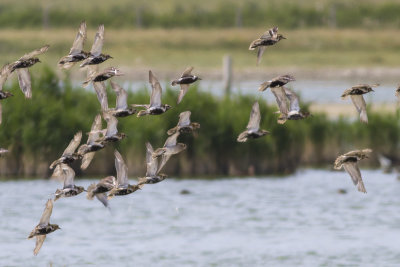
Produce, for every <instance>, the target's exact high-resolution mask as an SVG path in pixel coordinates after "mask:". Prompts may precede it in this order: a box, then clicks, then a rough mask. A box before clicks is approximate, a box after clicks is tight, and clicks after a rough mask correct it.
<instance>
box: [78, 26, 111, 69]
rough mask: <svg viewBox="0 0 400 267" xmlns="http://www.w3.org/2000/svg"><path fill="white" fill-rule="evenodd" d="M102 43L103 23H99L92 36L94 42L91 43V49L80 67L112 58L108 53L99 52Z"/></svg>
mask: <svg viewBox="0 0 400 267" xmlns="http://www.w3.org/2000/svg"><path fill="white" fill-rule="evenodd" d="M103 44H104V25H103V24H101V25H100V26H99V28H98V30H97V33H96V35H95V37H94V42H93V45H92V49H91V50H90V55H89V56H88V57H87V58H86V59H85V61H83V63H82V64H81V65H80V67H81V68H82V67H84V66H87V65H97V64H100V63H103V62H104V61H106V60H107V59H109V58H112V56H110V55H106V54H102V53H101V50H102V49H103Z"/></svg>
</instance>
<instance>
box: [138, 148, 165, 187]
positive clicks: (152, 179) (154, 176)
mask: <svg viewBox="0 0 400 267" xmlns="http://www.w3.org/2000/svg"><path fill="white" fill-rule="evenodd" d="M153 153H154V149H153V147H152V145H151V144H150V143H149V142H147V143H146V166H147V170H146V176H145V177H141V178H139V182H138V185H142V184H156V183H159V182H161V181H163V180H164V179H165V178H167V175H165V174H158V159H157V158H154V157H153Z"/></svg>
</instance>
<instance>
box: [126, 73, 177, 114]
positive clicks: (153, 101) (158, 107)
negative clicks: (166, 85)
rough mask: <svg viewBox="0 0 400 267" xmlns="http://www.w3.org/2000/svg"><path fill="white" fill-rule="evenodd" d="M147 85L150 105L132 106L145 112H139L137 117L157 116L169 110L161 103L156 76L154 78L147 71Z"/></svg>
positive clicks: (166, 105) (160, 89) (159, 88)
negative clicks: (149, 93) (141, 108)
mask: <svg viewBox="0 0 400 267" xmlns="http://www.w3.org/2000/svg"><path fill="white" fill-rule="evenodd" d="M149 83H150V84H151V87H152V90H151V97H150V104H149V105H148V104H145V105H137V104H133V105H132V106H133V107H144V108H146V109H145V110H141V111H139V113H138V114H137V116H138V117H141V116H145V115H159V114H162V113H164V112H166V111H167V110H169V109H170V108H171V106H170V105H168V104H162V103H161V95H162V88H161V85H160V83H159V82H158V80H157V78H156V76H154V74H153V72H152V71H151V70H150V71H149Z"/></svg>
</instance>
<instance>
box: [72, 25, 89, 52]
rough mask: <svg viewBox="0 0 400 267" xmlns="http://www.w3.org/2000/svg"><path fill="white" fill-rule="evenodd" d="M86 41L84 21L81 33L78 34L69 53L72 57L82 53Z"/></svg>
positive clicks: (80, 27) (80, 29) (80, 28)
mask: <svg viewBox="0 0 400 267" xmlns="http://www.w3.org/2000/svg"><path fill="white" fill-rule="evenodd" d="M85 40H86V21H82V22H81V25H80V26H79V31H78V33H77V34H76V37H75V40H74V43H73V44H72V47H71V50H70V51H69V54H70V55H76V54H79V53H81V52H82V50H83V44H84V43H85Z"/></svg>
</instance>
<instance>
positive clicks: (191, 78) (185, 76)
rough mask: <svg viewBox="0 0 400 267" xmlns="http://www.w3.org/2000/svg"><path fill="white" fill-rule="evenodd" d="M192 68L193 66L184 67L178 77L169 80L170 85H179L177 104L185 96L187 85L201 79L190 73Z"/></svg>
mask: <svg viewBox="0 0 400 267" xmlns="http://www.w3.org/2000/svg"><path fill="white" fill-rule="evenodd" d="M192 70H193V67H188V68H187V69H185V71H184V72H183V73H182V75H181V77H180V78H179V79H176V80H173V81H172V82H171V85H172V86H175V85H177V84H179V85H180V86H181V91H180V92H179V97H178V101H177V104H179V103H180V102H181V101H182V98H183V97H184V96H185V94H186V92H187V91H188V89H189V85H190V84H192V83H194V82H195V81H197V80H201V79H200V78H199V77H198V76H196V75H193V74H192Z"/></svg>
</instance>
